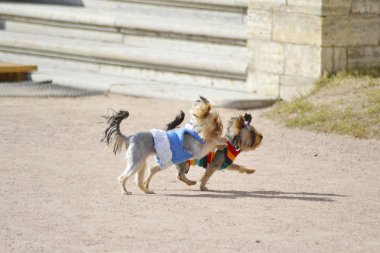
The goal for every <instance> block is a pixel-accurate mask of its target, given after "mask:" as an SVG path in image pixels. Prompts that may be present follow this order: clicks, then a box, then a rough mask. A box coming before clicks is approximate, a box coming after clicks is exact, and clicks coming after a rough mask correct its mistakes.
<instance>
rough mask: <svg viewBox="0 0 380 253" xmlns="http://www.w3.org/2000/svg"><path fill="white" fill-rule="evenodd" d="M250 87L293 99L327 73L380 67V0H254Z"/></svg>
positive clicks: (250, 26)
mask: <svg viewBox="0 0 380 253" xmlns="http://www.w3.org/2000/svg"><path fill="white" fill-rule="evenodd" d="M248 29H249V30H248V34H249V35H248V36H249V38H248V48H249V51H250V64H249V68H248V83H247V85H248V90H249V91H253V92H256V93H258V94H262V95H267V96H271V97H281V98H283V99H289V98H291V97H292V96H295V95H298V94H304V93H306V92H308V91H309V90H310V88H311V87H312V86H313V83H314V82H315V80H316V79H318V78H319V77H320V76H321V75H322V74H323V73H324V72H337V71H341V70H353V69H356V68H366V67H370V68H380V0H312V1H311V0H249V8H248Z"/></svg>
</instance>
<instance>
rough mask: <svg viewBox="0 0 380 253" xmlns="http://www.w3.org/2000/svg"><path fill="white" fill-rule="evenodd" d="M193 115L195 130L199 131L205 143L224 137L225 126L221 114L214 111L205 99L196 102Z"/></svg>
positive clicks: (192, 111)
mask: <svg viewBox="0 0 380 253" xmlns="http://www.w3.org/2000/svg"><path fill="white" fill-rule="evenodd" d="M191 115H192V116H191V118H192V121H193V124H194V129H195V130H198V131H199V135H200V136H201V138H202V139H203V140H204V141H205V142H209V141H211V140H213V139H215V138H220V137H221V136H222V133H223V124H222V120H221V119H220V116H219V113H218V112H215V111H213V110H212V106H211V104H210V102H209V101H208V100H207V99H206V98H205V97H202V96H200V99H199V100H197V101H195V103H194V105H193V109H192V110H191Z"/></svg>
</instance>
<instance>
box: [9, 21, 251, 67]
mask: <svg viewBox="0 0 380 253" xmlns="http://www.w3.org/2000/svg"><path fill="white" fill-rule="evenodd" d="M5 28H6V31H9V32H17V33H24V34H26V33H31V34H39V35H47V36H53V37H65V38H75V39H83V40H89V41H102V42H110V43H120V44H125V45H127V46H132V47H151V48H156V49H161V50H162V49H163V50H170V51H182V52H193V53H198V54H199V53H202V54H210V55H221V56H226V57H232V58H241V59H242V60H243V61H244V60H245V59H246V57H247V48H246V47H244V46H238V45H223V44H217V43H208V42H204V41H187V40H178V39H170V38H160V37H149V36H139V35H133V34H131V35H123V34H120V33H117V32H108V31H93V30H84V29H80V28H75V27H60V26H51V25H46V24H39V23H26V22H21V21H13V20H8V21H5Z"/></svg>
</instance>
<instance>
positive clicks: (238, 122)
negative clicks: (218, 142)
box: [232, 115, 245, 136]
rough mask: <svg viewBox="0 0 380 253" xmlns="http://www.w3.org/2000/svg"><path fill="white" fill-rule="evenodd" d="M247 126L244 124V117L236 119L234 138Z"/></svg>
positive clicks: (240, 116)
mask: <svg viewBox="0 0 380 253" xmlns="http://www.w3.org/2000/svg"><path fill="white" fill-rule="evenodd" d="M244 126H245V124H244V117H243V116H242V115H239V117H237V118H236V120H235V122H234V124H233V133H232V134H233V136H236V135H238V134H239V132H240V129H242V128H243V127H244Z"/></svg>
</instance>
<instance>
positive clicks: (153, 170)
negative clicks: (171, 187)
mask: <svg viewBox="0 0 380 253" xmlns="http://www.w3.org/2000/svg"><path fill="white" fill-rule="evenodd" d="M160 171H161V168H160V167H159V166H158V165H156V166H154V167H151V168H150V169H149V175H148V177H147V178H146V180H145V181H144V187H145V188H146V189H149V183H150V180H152V178H153V176H154V175H155V174H156V173H158V172H160Z"/></svg>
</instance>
